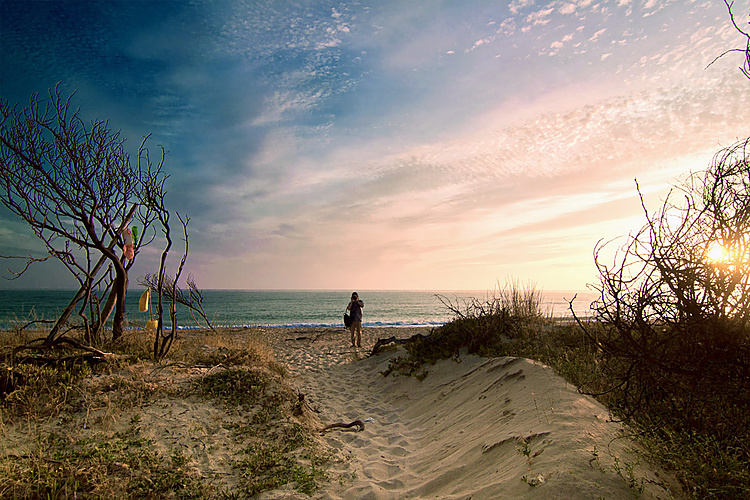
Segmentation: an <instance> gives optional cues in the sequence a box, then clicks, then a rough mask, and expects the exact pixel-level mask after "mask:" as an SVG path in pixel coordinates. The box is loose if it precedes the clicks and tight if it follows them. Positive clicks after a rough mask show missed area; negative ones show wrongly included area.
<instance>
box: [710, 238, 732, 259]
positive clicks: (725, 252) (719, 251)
mask: <svg viewBox="0 0 750 500" xmlns="http://www.w3.org/2000/svg"><path fill="white" fill-rule="evenodd" d="M706 257H708V260H710V261H711V262H716V263H722V262H728V261H729V260H730V259H729V249H728V248H727V247H725V246H724V245H722V244H721V243H719V242H718V241H712V242H711V243H710V244H709V245H708V250H706Z"/></svg>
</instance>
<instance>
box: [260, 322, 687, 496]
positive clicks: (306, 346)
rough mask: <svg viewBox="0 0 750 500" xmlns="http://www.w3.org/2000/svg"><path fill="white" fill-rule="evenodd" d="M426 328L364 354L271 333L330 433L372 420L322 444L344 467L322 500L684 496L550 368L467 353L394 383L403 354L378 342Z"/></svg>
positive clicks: (331, 332) (371, 333)
mask: <svg viewBox="0 0 750 500" xmlns="http://www.w3.org/2000/svg"><path fill="white" fill-rule="evenodd" d="M270 330H273V329H270ZM417 331H420V332H421V333H428V332H426V331H424V330H419V329H398V330H383V329H365V332H364V335H363V348H362V349H357V350H355V349H353V348H351V347H348V344H349V343H348V339H347V334H346V332H344V331H343V329H341V330H339V329H299V330H291V331H290V330H287V329H284V330H276V331H273V332H269V338H270V339H271V341H272V345H273V348H274V352H275V353H276V357H277V360H278V361H280V362H282V363H283V364H285V365H286V366H287V367H288V368H289V371H290V374H291V380H292V383H293V384H294V385H296V386H297V387H298V389H299V390H300V392H302V393H304V394H305V396H306V399H307V401H308V402H309V403H310V405H311V407H313V408H315V409H316V410H317V411H318V415H319V418H320V421H321V423H322V425H327V424H330V423H333V422H351V421H353V420H356V419H359V420H363V421H364V422H365V429H364V431H362V432H357V431H354V430H348V429H347V430H338V429H337V430H332V431H329V432H328V433H326V434H325V435H324V436H323V437H322V438H321V439H322V440H324V442H325V443H326V444H327V445H328V446H329V447H331V448H332V449H334V450H336V454H337V456H338V457H339V459H340V460H339V462H337V463H334V465H333V466H332V467H331V470H330V474H329V475H330V477H331V482H330V483H329V484H328V485H326V486H325V487H324V489H323V490H321V491H319V492H317V493H316V494H315V495H314V498H320V499H399V498H447V499H459V498H460V499H468V498H472V499H482V498H488V499H489V498H509V499H525V498H529V499H554V498H559V499H572V498H574V499H588V498H591V499H600V498H607V499H626V498H673V496H672V495H671V494H670V492H669V490H668V489H667V488H666V487H665V486H664V485H663V483H664V481H663V479H662V478H663V477H665V476H664V475H659V474H657V473H655V472H654V471H653V469H652V468H651V467H648V466H646V465H645V464H644V462H645V461H644V460H643V459H642V458H641V457H640V455H639V454H638V453H637V452H636V451H633V446H632V443H631V441H630V440H629V439H627V438H623V429H622V427H621V426H620V425H619V424H617V423H613V422H611V421H610V420H609V418H608V413H607V411H606V409H604V408H603V407H602V406H601V405H599V404H598V403H597V402H596V401H594V400H593V399H591V398H588V397H585V396H582V395H580V394H578V393H577V391H576V390H575V388H574V387H572V386H570V385H569V384H567V383H565V381H564V380H562V379H561V378H560V377H558V376H556V375H555V374H554V372H553V371H552V370H551V369H549V368H547V367H544V366H542V365H540V364H537V363H533V362H531V361H529V360H526V359H521V358H481V357H478V356H464V357H462V358H461V359H460V360H446V361H443V362H440V363H438V364H436V365H434V366H430V367H428V371H429V374H428V376H427V377H426V378H425V379H424V380H422V381H419V380H417V379H416V378H414V377H404V376H397V375H389V376H388V377H384V376H383V375H382V374H381V372H382V371H384V370H385V369H386V368H387V366H388V361H389V359H390V358H391V357H393V356H394V355H396V354H397V353H394V352H389V353H384V354H381V355H378V356H374V357H368V354H369V352H370V350H371V348H372V345H373V344H374V343H375V341H376V340H377V338H381V337H382V338H386V337H390V336H391V335H394V334H396V336H398V337H401V338H405V337H408V336H410V335H412V334H413V333H416V332H417ZM261 498H307V497H305V496H303V495H300V494H299V493H296V492H293V491H290V490H286V491H273V492H267V493H266V494H264V495H263V496H262V497H261Z"/></svg>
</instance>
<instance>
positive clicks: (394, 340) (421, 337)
mask: <svg viewBox="0 0 750 500" xmlns="http://www.w3.org/2000/svg"><path fill="white" fill-rule="evenodd" d="M429 338H430V336H429V335H422V334H421V333H417V334H416V335H412V336H411V337H409V338H408V339H399V338H396V337H395V336H394V337H389V338H387V339H378V341H377V342H375V345H374V346H372V351H371V352H370V356H375V355H376V354H377V353H378V352H379V351H380V348H381V347H383V346H385V345H388V344H408V343H410V342H416V341H417V340H429Z"/></svg>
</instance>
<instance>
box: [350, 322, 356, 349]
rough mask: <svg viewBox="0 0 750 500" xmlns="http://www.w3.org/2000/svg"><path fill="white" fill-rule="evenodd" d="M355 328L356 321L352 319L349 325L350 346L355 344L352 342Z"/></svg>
mask: <svg viewBox="0 0 750 500" xmlns="http://www.w3.org/2000/svg"><path fill="white" fill-rule="evenodd" d="M356 328H357V322H356V321H352V324H351V325H349V333H351V334H352V347H355V346H356V344H355V343H354V332H355V330H356Z"/></svg>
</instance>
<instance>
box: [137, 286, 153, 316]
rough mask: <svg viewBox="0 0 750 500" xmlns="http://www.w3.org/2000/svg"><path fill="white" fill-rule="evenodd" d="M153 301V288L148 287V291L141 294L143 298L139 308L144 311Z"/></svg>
mask: <svg viewBox="0 0 750 500" xmlns="http://www.w3.org/2000/svg"><path fill="white" fill-rule="evenodd" d="M150 302H151V289H150V288H146V291H145V292H143V294H142V295H141V300H140V301H139V302H138V310H139V311H141V312H142V313H145V312H146V311H148V306H149V303H150Z"/></svg>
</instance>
